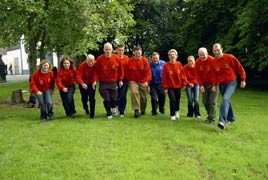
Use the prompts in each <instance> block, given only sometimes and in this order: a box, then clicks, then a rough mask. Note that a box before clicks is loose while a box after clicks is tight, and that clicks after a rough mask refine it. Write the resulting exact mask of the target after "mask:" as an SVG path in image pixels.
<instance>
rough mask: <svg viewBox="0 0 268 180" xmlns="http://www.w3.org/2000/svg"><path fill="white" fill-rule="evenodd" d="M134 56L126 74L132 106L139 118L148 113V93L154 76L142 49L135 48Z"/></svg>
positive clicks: (135, 115) (128, 64)
mask: <svg viewBox="0 0 268 180" xmlns="http://www.w3.org/2000/svg"><path fill="white" fill-rule="evenodd" d="M133 54H134V56H132V57H131V58H130V59H129V61H128V63H127V66H126V71H125V72H126V79H127V81H128V85H129V87H130V90H131V106H132V109H133V110H134V117H135V118H138V117H139V116H140V115H143V114H145V111H146V105H147V93H148V91H149V82H150V80H151V78H152V74H151V70H150V65H149V61H148V59H147V58H145V57H143V56H142V48H141V47H134V48H133ZM139 96H140V97H139ZM139 102H140V103H139Z"/></svg>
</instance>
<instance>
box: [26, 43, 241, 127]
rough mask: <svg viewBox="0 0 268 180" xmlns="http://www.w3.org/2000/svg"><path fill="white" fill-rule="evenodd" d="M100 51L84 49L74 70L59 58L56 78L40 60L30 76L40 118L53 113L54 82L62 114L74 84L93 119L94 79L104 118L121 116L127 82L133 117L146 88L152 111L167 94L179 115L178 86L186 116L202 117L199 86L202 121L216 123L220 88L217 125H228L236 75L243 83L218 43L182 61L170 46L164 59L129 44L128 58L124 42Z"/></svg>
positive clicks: (68, 109) (70, 111)
mask: <svg viewBox="0 0 268 180" xmlns="http://www.w3.org/2000/svg"><path fill="white" fill-rule="evenodd" d="M103 51H104V53H103V54H102V55H100V56H99V57H97V59H96V60H95V57H94V55H92V54H89V55H88V56H87V57H86V60H85V61H84V62H82V63H81V64H80V65H79V67H78V69H77V70H76V68H75V66H74V62H73V60H72V59H71V58H69V57H67V56H66V57H64V58H63V59H62V60H61V62H60V67H59V70H58V72H57V77H55V76H54V73H53V71H52V70H51V69H52V65H51V64H50V62H49V61H48V60H42V61H41V62H40V65H39V69H38V70H37V71H36V72H35V73H34V74H33V76H32V78H31V82H30V89H31V92H33V93H34V94H35V95H36V97H37V99H38V101H39V105H40V119H41V120H42V121H43V120H46V119H53V118H54V114H53V102H52V94H53V91H54V88H55V84H56V85H57V86H58V89H59V92H60V96H61V99H62V104H63V107H64V110H65V114H66V116H68V117H73V116H74V115H75V114H76V109H75V103H74V93H75V83H77V84H79V90H80V93H81V101H82V104H83V109H84V110H85V113H86V114H87V115H89V117H90V118H94V116H95V104H96V99H95V91H96V84H97V82H98V83H99V93H100V95H101V97H102V98H103V105H104V108H105V110H106V117H107V119H112V118H113V116H114V115H118V113H119V115H120V117H124V113H125V109H126V104H127V97H126V96H127V90H128V87H129V89H130V92H131V107H132V110H133V112H134V117H135V118H138V117H139V116H141V115H144V114H145V112H146V106H147V93H150V97H151V107H152V110H151V114H152V115H153V116H155V115H157V114H158V112H159V113H162V114H165V97H166V94H167V95H168V97H169V108H170V118H171V120H176V119H177V118H180V113H179V111H180V98H181V89H185V90H186V95H187V99H188V105H187V107H188V112H187V117H196V118H200V117H201V114H200V109H199V100H198V97H199V91H201V92H202V102H203V104H204V107H205V109H206V112H207V119H206V122H207V123H213V122H215V117H216V106H217V97H218V92H220V93H221V95H222V97H223V98H222V102H221V105H220V113H219V114H220V115H219V123H218V127H219V128H221V129H224V128H225V127H226V125H227V124H229V123H232V122H234V121H235V115H234V111H233V109H232V105H231V102H230V99H231V96H232V94H233V93H234V91H235V88H236V86H237V74H239V76H240V79H241V84H240V85H241V87H242V88H244V87H245V86H246V82H245V80H246V73H245V70H244V68H243V67H242V65H241V64H240V62H239V61H238V59H237V58H236V57H234V56H233V55H231V54H226V53H223V48H222V46H221V45H220V44H219V43H216V44H214V45H213V53H214V55H215V56H214V57H212V56H210V55H208V51H207V49H206V48H204V47H202V48H199V50H198V56H199V57H198V59H197V60H196V61H195V58H194V56H189V57H188V58H187V61H188V63H187V64H186V65H185V66H182V64H181V62H180V61H179V60H178V52H177V51H176V50H175V49H170V50H169V51H168V57H169V61H167V62H165V61H163V60H160V55H159V53H157V52H153V53H152V55H151V57H150V61H149V60H148V59H147V58H146V57H144V56H143V55H142V49H141V48H140V47H134V49H133V56H132V57H130V58H129V57H128V56H126V55H125V54H124V46H123V45H118V46H117V47H116V54H114V53H113V46H112V44H111V43H105V44H104V47H103ZM88 102H89V103H88Z"/></svg>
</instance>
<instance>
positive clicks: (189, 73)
mask: <svg viewBox="0 0 268 180" xmlns="http://www.w3.org/2000/svg"><path fill="white" fill-rule="evenodd" d="M187 62H188V64H186V65H185V66H184V67H183V70H184V72H185V74H186V77H187V81H188V82H189V84H187V86H186V95H187V99H188V113H187V117H193V116H195V117H196V118H200V117H201V115H200V110H199V100H198V98H199V84H198V76H197V70H196V68H195V58H194V56H188V58H187Z"/></svg>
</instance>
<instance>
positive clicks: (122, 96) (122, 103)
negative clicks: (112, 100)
mask: <svg viewBox="0 0 268 180" xmlns="http://www.w3.org/2000/svg"><path fill="white" fill-rule="evenodd" d="M124 52H125V46H124V45H121V44H120V45H118V46H117V47H116V54H117V55H118V57H119V59H120V61H121V64H122V66H123V69H124V79H123V85H122V86H121V87H119V89H118V111H119V114H120V117H124V114H125V109H126V105H127V89H128V83H127V80H126V75H125V74H126V73H125V69H126V65H127V63H128V61H129V57H128V56H127V55H125V54H124ZM116 110H117V109H116V108H115V109H114V110H113V112H114V114H116Z"/></svg>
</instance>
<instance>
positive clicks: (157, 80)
mask: <svg viewBox="0 0 268 180" xmlns="http://www.w3.org/2000/svg"><path fill="white" fill-rule="evenodd" d="M164 64H166V62H165V61H163V60H159V61H158V64H157V65H155V64H154V63H153V62H152V61H151V62H150V68H151V72H152V80H151V82H150V84H161V83H162V70H163V67H164Z"/></svg>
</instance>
